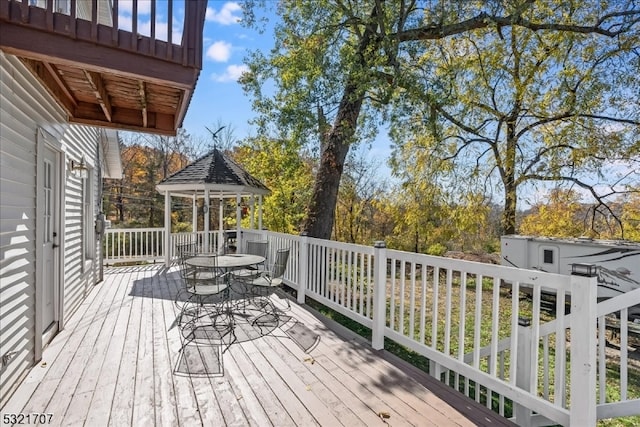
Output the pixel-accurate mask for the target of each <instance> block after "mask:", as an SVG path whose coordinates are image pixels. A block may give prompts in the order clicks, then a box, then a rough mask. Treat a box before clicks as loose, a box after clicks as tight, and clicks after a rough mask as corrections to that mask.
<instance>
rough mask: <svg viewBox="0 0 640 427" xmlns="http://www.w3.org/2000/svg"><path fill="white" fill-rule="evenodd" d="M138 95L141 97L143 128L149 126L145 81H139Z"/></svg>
mask: <svg viewBox="0 0 640 427" xmlns="http://www.w3.org/2000/svg"><path fill="white" fill-rule="evenodd" d="M138 94H139V95H140V111H141V112H142V127H145V128H146V127H147V126H148V125H149V121H148V119H149V118H148V115H147V87H146V85H145V83H144V82H143V81H140V80H138Z"/></svg>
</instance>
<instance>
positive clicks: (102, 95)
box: [82, 69, 113, 122]
mask: <svg viewBox="0 0 640 427" xmlns="http://www.w3.org/2000/svg"><path fill="white" fill-rule="evenodd" d="M82 71H83V72H84V75H85V77H86V78H87V82H89V85H90V86H91V89H93V93H94V94H95V96H96V99H97V100H98V104H100V108H102V112H103V113H104V116H105V118H106V119H107V121H108V122H111V121H113V119H112V116H113V112H112V108H111V102H110V101H109V94H107V91H106V90H105V88H104V83H103V81H102V77H101V76H100V74H98V73H96V72H93V71H88V70H86V69H85V70H82Z"/></svg>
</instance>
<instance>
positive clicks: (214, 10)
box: [183, 0, 273, 139]
mask: <svg viewBox="0 0 640 427" xmlns="http://www.w3.org/2000/svg"><path fill="white" fill-rule="evenodd" d="M241 16H242V10H241V8H240V5H239V4H238V3H235V2H229V1H218V0H209V3H208V7H207V16H206V21H205V24H204V49H203V50H204V58H203V62H202V64H203V67H202V72H201V73H200V78H199V80H198V84H197V86H196V90H195V92H194V94H193V97H192V99H191V104H190V105H189V110H188V111H187V115H186V117H185V120H184V122H183V127H184V128H185V129H186V130H187V132H189V133H190V134H192V135H201V136H203V137H208V136H209V133H208V132H207V130H206V129H205V126H208V127H209V128H211V127H212V126H215V125H216V124H218V123H219V122H222V123H223V124H229V125H230V126H231V127H232V129H233V131H234V132H233V134H234V136H235V138H237V139H241V138H244V137H246V136H249V135H255V130H253V129H252V128H251V126H250V125H249V123H248V121H249V120H250V119H251V118H253V117H254V116H255V115H254V113H253V111H252V110H251V99H250V98H249V97H247V96H246V95H245V94H244V92H243V91H242V88H241V87H240V85H239V84H238V82H237V80H238V78H239V77H240V75H241V74H242V72H243V71H244V70H246V65H244V64H243V60H244V58H245V56H246V55H247V53H248V51H249V50H251V49H260V50H265V51H268V50H269V49H271V47H272V46H273V33H272V32H271V31H270V30H269V29H267V31H266V32H265V33H263V34H258V33H257V32H256V31H252V30H249V29H247V28H244V27H243V26H242V25H240V23H239V21H240V18H241Z"/></svg>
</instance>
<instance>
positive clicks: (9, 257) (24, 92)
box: [0, 52, 99, 407]
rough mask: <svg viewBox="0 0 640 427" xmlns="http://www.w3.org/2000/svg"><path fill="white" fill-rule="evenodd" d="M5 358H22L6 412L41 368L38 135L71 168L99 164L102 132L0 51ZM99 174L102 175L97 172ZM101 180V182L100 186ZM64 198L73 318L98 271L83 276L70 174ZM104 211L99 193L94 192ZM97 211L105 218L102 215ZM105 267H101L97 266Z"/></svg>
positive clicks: (76, 183)
mask: <svg viewBox="0 0 640 427" xmlns="http://www.w3.org/2000/svg"><path fill="white" fill-rule="evenodd" d="M0 115H1V116H2V120H1V121H0V151H1V153H2V155H1V156H0V218H2V221H1V226H0V253H1V254H2V255H1V259H0V307H1V308H0V357H1V356H2V355H4V354H6V353H7V352H9V351H15V352H16V355H15V356H14V358H13V359H12V360H11V362H10V363H9V365H8V366H7V367H6V368H4V369H2V371H0V372H1V374H0V407H2V405H4V403H5V402H6V401H7V399H8V398H9V396H10V395H11V393H12V392H13V390H14V389H15V388H16V387H17V386H18V385H19V383H20V381H21V380H22V379H23V378H24V376H25V375H26V373H27V372H28V369H29V368H30V367H31V366H33V363H34V351H35V349H34V343H35V341H34V336H35V335H34V334H35V329H36V326H35V292H36V265H37V260H36V259H35V256H36V195H37V190H36V182H37V181H36V179H37V178H36V170H37V163H36V160H37V157H36V156H37V146H38V145H37V141H38V138H37V133H38V128H39V127H42V128H44V129H45V130H46V131H47V132H48V133H50V134H51V135H52V136H53V138H55V139H56V140H58V141H60V142H61V149H62V151H63V156H64V160H65V161H64V163H65V165H67V164H68V161H69V160H70V159H73V160H80V158H81V157H82V154H83V153H84V155H85V158H86V160H87V162H88V163H89V164H93V165H95V164H97V161H96V160H95V157H96V153H97V147H98V135H99V131H98V130H97V129H96V128H91V127H87V126H74V125H69V124H68V123H67V121H66V115H65V114H64V112H63V110H62V109H61V108H60V107H59V106H58V105H56V104H55V103H54V101H53V99H52V98H51V97H50V96H49V94H48V93H47V91H46V90H44V89H43V88H42V87H41V86H40V84H39V83H38V82H37V81H36V80H35V79H34V78H33V77H32V76H31V74H30V73H29V72H28V71H27V69H26V68H25V67H24V65H23V64H22V62H21V61H20V60H19V59H17V58H16V57H14V56H11V55H5V54H4V53H3V52H0ZM94 172H95V173H96V175H97V169H94ZM97 181H98V180H97V178H94V181H93V182H94V183H95V184H96V185H97V184H98V182H97ZM62 186H63V188H62V191H63V192H64V198H65V201H66V202H68V205H67V206H66V207H65V208H64V210H63V214H64V215H68V218H65V219H64V222H65V223H67V222H68V225H66V226H65V229H64V230H61V231H62V235H63V236H64V237H63V239H64V240H63V241H61V242H60V243H61V246H62V249H63V250H64V256H63V257H62V258H63V259H64V260H65V263H64V265H63V266H61V268H62V269H63V275H64V279H63V282H64V296H65V297H64V313H65V316H66V315H67V314H69V315H70V314H71V313H73V312H74V311H75V310H76V309H77V307H78V306H79V305H80V303H81V302H82V300H83V298H84V296H85V295H86V292H87V288H88V287H89V286H90V285H93V284H95V281H96V277H97V276H98V274H97V271H96V270H95V269H94V270H92V271H89V272H84V273H83V271H82V265H81V264H80V262H79V259H80V258H81V257H82V250H83V249H82V247H81V236H82V233H81V230H80V224H81V218H82V216H81V215H82V198H81V194H82V193H81V187H80V180H79V179H78V178H77V177H75V175H73V174H71V173H70V172H69V171H67V172H66V173H63V182H62ZM94 194H95V196H96V200H95V201H94V205H95V206H96V207H99V200H98V199H97V197H98V195H99V192H98V191H95V192H94ZM96 212H97V211H96ZM94 264H95V267H96V268H97V263H94Z"/></svg>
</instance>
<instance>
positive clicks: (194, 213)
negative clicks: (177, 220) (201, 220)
mask: <svg viewBox="0 0 640 427" xmlns="http://www.w3.org/2000/svg"><path fill="white" fill-rule="evenodd" d="M191 231H192V232H193V235H194V236H197V235H198V234H197V233H198V194H197V193H196V192H194V193H193V203H192V207H191Z"/></svg>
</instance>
